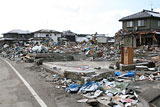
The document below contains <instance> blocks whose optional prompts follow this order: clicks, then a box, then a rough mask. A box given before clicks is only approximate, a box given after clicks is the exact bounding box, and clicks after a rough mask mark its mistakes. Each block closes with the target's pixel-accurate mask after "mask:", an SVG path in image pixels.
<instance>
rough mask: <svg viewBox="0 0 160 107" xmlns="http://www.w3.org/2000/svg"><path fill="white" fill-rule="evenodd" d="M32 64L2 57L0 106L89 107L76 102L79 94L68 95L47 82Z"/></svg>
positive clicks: (0, 59)
mask: <svg viewBox="0 0 160 107" xmlns="http://www.w3.org/2000/svg"><path fill="white" fill-rule="evenodd" d="M32 66H33V64H31V63H23V62H19V63H16V62H15V61H9V60H7V59H2V58H0V68H1V69H0V107H88V105H86V104H85V103H84V104H83V103H81V104H80V103H76V99H79V95H68V94H66V93H65V92H64V90H61V89H56V88H54V85H53V84H51V83H47V82H45V80H44V79H42V78H41V77H40V76H39V73H41V72H36V71H35V70H34V69H29V68H30V67H32ZM17 73H18V74H17ZM22 78H23V79H22ZM25 82H26V83H25Z"/></svg>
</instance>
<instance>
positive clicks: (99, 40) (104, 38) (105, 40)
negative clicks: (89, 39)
mask: <svg viewBox="0 0 160 107" xmlns="http://www.w3.org/2000/svg"><path fill="white" fill-rule="evenodd" d="M97 42H98V43H107V38H106V37H97Z"/></svg>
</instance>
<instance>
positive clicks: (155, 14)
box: [119, 10, 160, 21]
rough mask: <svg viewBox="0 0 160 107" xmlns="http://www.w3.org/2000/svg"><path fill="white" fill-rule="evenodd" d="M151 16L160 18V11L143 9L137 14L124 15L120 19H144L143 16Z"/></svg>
mask: <svg viewBox="0 0 160 107" xmlns="http://www.w3.org/2000/svg"><path fill="white" fill-rule="evenodd" d="M149 17H155V18H160V13H159V12H154V11H149V10H143V11H141V12H138V13H136V14H132V15H129V16H126V17H123V18H121V19H120V20H119V21H125V20H132V19H142V18H149Z"/></svg>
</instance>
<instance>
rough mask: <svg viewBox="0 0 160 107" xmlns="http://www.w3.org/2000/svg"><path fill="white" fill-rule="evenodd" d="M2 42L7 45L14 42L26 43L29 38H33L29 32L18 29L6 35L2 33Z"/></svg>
mask: <svg viewBox="0 0 160 107" xmlns="http://www.w3.org/2000/svg"><path fill="white" fill-rule="evenodd" d="M2 35H3V38H2V39H3V41H4V42H5V43H9V44H12V43H14V42H21V41H23V42H26V41H28V40H29V39H30V38H33V34H32V33H31V32H29V31H24V30H19V29H15V30H11V31H9V32H7V33H3V34H2Z"/></svg>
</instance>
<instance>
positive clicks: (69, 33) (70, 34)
mask: <svg viewBox="0 0 160 107" xmlns="http://www.w3.org/2000/svg"><path fill="white" fill-rule="evenodd" d="M62 36H63V37H64V38H66V39H68V40H69V41H70V42H76V36H77V34H76V33H74V32H72V31H70V30H67V31H63V32H62Z"/></svg>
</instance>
